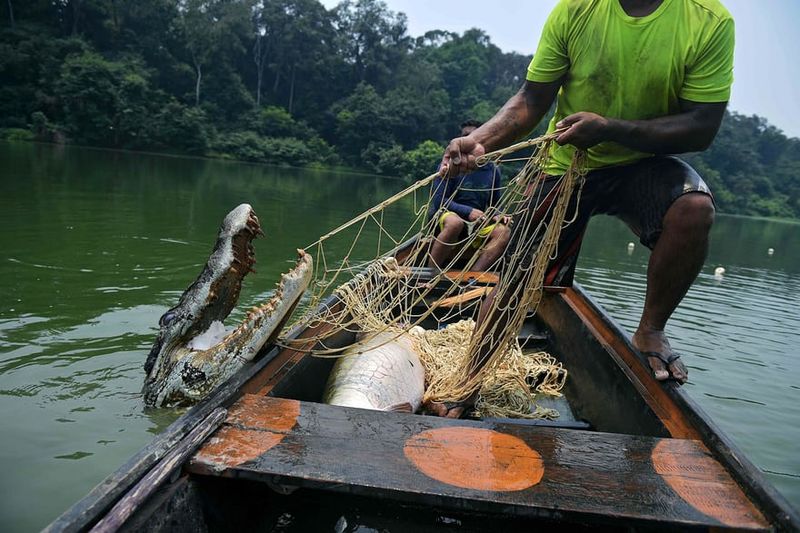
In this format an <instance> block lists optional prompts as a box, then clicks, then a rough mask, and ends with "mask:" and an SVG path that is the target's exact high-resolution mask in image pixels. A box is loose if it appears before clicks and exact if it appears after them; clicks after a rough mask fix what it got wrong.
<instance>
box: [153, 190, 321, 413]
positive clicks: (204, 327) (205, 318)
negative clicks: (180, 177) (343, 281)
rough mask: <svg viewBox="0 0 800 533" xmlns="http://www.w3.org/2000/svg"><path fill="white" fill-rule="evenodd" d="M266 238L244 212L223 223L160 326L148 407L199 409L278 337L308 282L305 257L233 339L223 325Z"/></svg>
mask: <svg viewBox="0 0 800 533" xmlns="http://www.w3.org/2000/svg"><path fill="white" fill-rule="evenodd" d="M263 234H264V233H263V232H262V231H261V226H260V224H259V222H258V217H257V216H256V214H255V212H254V211H253V209H252V207H250V205H248V204H242V205H240V206H238V207H237V208H235V209H234V210H233V211H231V212H230V213H228V215H227V216H226V217H225V219H224V220H223V222H222V225H221V226H220V229H219V235H218V237H217V241H216V243H215V244H214V249H213V251H212V252H211V256H210V257H209V258H208V261H207V262H206V265H205V267H203V270H202V272H201V273H200V276H199V277H198V278H197V279H196V280H195V281H194V282H193V283H192V284H191V285H190V286H189V288H188V289H186V291H185V292H184V293H183V294H182V295H181V297H180V301H179V302H178V305H176V306H175V307H173V308H171V309H169V310H168V311H167V312H166V313H164V314H163V315H162V316H161V318H160V319H159V321H158V324H159V332H158V336H157V337H156V340H155V343H154V344H153V348H152V349H151V350H150V353H149V355H148V356H147V361H146V363H145V365H144V370H145V373H146V374H147V376H146V378H145V383H144V388H143V391H142V392H143V395H144V402H145V405H146V406H148V407H177V406H188V405H191V404H193V403H196V402H197V401H199V400H201V399H202V398H204V397H205V396H207V395H208V394H209V393H210V392H211V391H212V390H214V389H215V388H216V387H217V386H219V385H220V384H222V383H224V382H225V381H226V380H227V379H228V378H230V377H231V376H233V375H234V374H235V373H236V372H237V371H238V370H239V369H241V368H242V367H243V366H244V365H245V364H247V363H248V362H250V361H252V360H253V358H254V357H255V356H256V354H257V353H258V352H259V350H261V348H262V347H263V346H264V345H265V344H267V343H270V342H273V341H274V340H275V338H276V337H277V336H278V334H279V333H280V331H281V328H282V327H283V325H284V324H285V322H286V321H287V320H288V318H289V317H290V316H291V314H292V311H293V310H294V308H295V306H296V305H297V304H298V302H299V301H300V298H301V296H302V295H303V292H304V291H305V289H306V288H307V287H308V284H309V282H310V280H311V275H312V270H313V269H312V259H311V256H310V255H309V254H307V253H305V252H304V251H303V250H298V255H299V257H298V259H297V264H296V265H295V266H294V267H293V268H292V269H291V270H290V271H289V272H287V273H285V274H283V275H282V276H281V280H280V283H279V284H278V288H277V290H276V291H275V293H274V294H273V296H272V297H271V298H270V299H269V300H268V301H267V302H266V303H264V304H263V305H259V306H256V307H253V308H252V309H251V310H250V311H249V312H248V313H247V315H246V316H245V318H244V320H243V321H242V323H241V324H239V326H238V327H237V328H236V329H234V330H233V331H231V332H230V333H227V334H225V330H224V326H222V324H221V323H222V321H223V320H225V318H227V317H228V315H229V314H230V313H231V311H232V310H233V309H234V307H235V306H236V303H237V301H238V300H239V292H240V290H241V287H242V280H243V279H244V277H245V276H246V275H247V274H248V273H250V272H255V270H253V266H254V265H255V262H256V260H255V251H254V248H253V240H254V239H255V238H256V237H258V236H260V235H263Z"/></svg>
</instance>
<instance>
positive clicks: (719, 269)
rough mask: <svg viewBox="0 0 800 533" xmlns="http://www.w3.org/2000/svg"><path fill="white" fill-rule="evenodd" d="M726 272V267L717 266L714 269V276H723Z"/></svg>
mask: <svg viewBox="0 0 800 533" xmlns="http://www.w3.org/2000/svg"><path fill="white" fill-rule="evenodd" d="M723 274H725V269H724V268H722V267H717V268H715V269H714V277H715V278H721V277H722V275H723Z"/></svg>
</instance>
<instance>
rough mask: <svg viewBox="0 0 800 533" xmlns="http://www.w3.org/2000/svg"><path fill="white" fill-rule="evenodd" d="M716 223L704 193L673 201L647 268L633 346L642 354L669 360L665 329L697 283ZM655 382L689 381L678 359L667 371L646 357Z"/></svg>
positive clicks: (663, 366) (669, 350)
mask: <svg viewBox="0 0 800 533" xmlns="http://www.w3.org/2000/svg"><path fill="white" fill-rule="evenodd" d="M713 222H714V204H713V202H712V201H711V197H710V196H708V195H706V194H703V193H687V194H684V195H683V196H681V197H680V198H678V199H677V200H675V202H674V203H673V204H672V206H670V208H669V210H667V214H666V215H665V216H664V223H663V231H662V233H661V236H660V237H659V239H658V242H657V243H656V245H655V247H654V248H653V253H652V254H651V255H650V262H649V264H648V267H647V295H646V296H645V302H644V311H643V312H642V318H641V320H640V322H639V327H638V329H637V330H636V333H635V334H634V335H633V345H634V346H636V348H637V349H639V351H642V352H658V353H661V354H663V355H664V356H666V357H669V356H670V354H672V349H671V347H670V345H669V340H668V339H667V336H666V335H665V334H664V328H665V326H666V324H667V320H669V318H670V316H672V313H673V311H675V308H676V307H678V304H679V303H680V301H681V300H682V299H683V297H684V296H685V295H686V291H688V290H689V287H690V286H691V285H692V282H694V280H695V279H696V278H697V274H699V273H700V269H701V268H702V267H703V263H704V262H705V259H706V254H707V253H708V234H709V231H710V230H711V225H712V224H713ZM648 361H649V363H650V367H651V368H652V369H653V372H654V374H655V377H656V379H658V380H665V379H668V378H669V377H670V374H671V375H672V377H673V378H675V379H676V380H677V381H678V382H680V383H685V382H686V380H687V379H688V371H687V370H686V366H684V364H683V362H681V360H680V359H677V360H675V361H674V362H672V363H671V364H670V365H669V368H667V365H666V364H665V363H664V362H663V361H661V360H660V359H659V358H657V357H649V358H648Z"/></svg>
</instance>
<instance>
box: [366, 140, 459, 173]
mask: <svg viewBox="0 0 800 533" xmlns="http://www.w3.org/2000/svg"><path fill="white" fill-rule="evenodd" d="M443 149H444V147H443V146H442V145H440V144H439V143H437V142H435V141H430V140H428V141H423V142H422V143H420V144H419V145H417V147H416V148H414V149H413V150H407V151H406V150H403V148H402V147H401V146H400V145H398V144H394V143H391V144H383V145H381V144H378V143H371V144H370V145H369V146H367V148H366V149H365V150H364V152H363V153H362V158H363V160H364V161H365V162H366V164H367V165H368V166H369V168H370V169H371V170H373V171H375V172H377V173H379V174H388V175H392V176H400V177H403V178H405V179H407V180H419V179H422V178H424V177H426V176H429V175H430V174H431V173H432V172H434V171H435V170H436V167H437V164H438V163H439V160H440V159H441V158H442V150H443Z"/></svg>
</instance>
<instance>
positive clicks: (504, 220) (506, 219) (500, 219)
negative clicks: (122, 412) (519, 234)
mask: <svg viewBox="0 0 800 533" xmlns="http://www.w3.org/2000/svg"><path fill="white" fill-rule="evenodd" d="M494 221H495V222H497V223H498V224H502V225H503V226H508V225H509V224H511V217H510V216H508V215H496V216H495V217H494Z"/></svg>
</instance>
